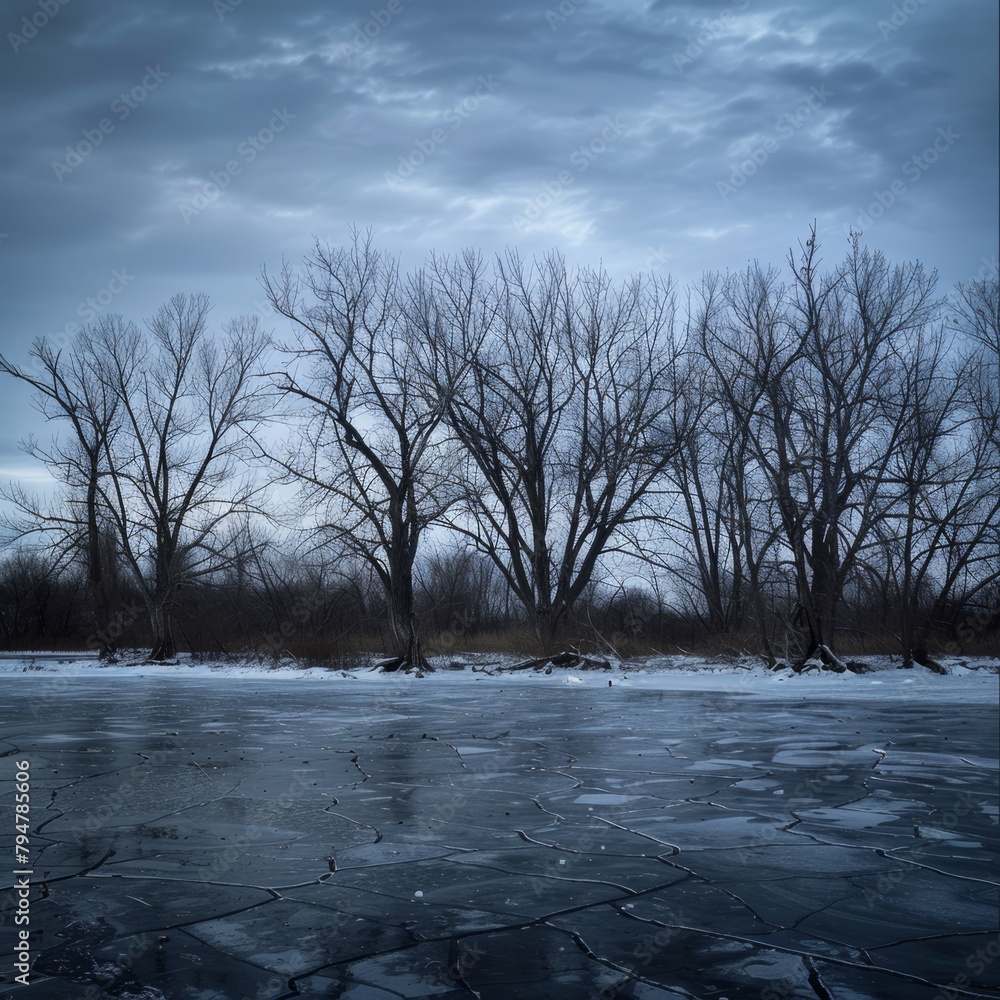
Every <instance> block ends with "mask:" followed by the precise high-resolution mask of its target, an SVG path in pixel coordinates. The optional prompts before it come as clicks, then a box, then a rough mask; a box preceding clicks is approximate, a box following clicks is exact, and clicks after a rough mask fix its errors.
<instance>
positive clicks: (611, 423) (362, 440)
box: [0, 230, 1000, 670]
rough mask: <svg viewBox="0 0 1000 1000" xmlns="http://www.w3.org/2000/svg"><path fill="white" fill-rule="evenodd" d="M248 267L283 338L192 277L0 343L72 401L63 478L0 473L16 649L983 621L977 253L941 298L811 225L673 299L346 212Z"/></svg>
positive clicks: (991, 359)
mask: <svg viewBox="0 0 1000 1000" xmlns="http://www.w3.org/2000/svg"><path fill="white" fill-rule="evenodd" d="M261 281H262V284H263V287H264V289H265V291H266V293H267V297H268V299H269V301H270V304H271V306H272V307H273V310H274V312H275V315H276V320H277V321H278V322H279V324H280V327H281V328H280V330H279V332H278V333H277V334H268V333H265V331H264V330H263V329H262V327H261V324H260V320H259V317H250V316H244V317H239V318H237V319H234V320H232V321H230V322H229V323H227V324H226V325H224V326H223V328H222V330H221V331H220V332H219V333H218V334H213V333H212V332H211V330H210V326H209V309H210V304H209V301H208V299H207V297H205V296H204V295H191V296H185V295H177V296H175V297H174V298H173V299H172V300H171V301H170V302H169V303H167V304H165V305H164V306H163V307H161V309H160V310H159V311H158V312H157V313H156V314H155V315H154V316H153V317H151V318H150V319H149V320H147V321H146V322H145V324H144V325H142V326H139V325H137V324H135V323H133V322H132V321H130V320H127V319H125V318H124V317H121V316H117V315H111V316H103V317H100V318H99V319H98V320H97V321H96V322H94V323H93V324H91V325H90V326H89V327H87V328H86V329H84V331H83V332H81V333H80V334H79V335H78V336H77V337H76V338H75V339H74V341H73V342H72V343H71V344H70V345H69V346H67V347H65V348H63V349H61V350H57V349H56V348H55V347H54V346H52V345H51V344H50V343H48V342H47V341H46V339H45V338H41V339H39V340H36V341H35V343H34V344H33V346H32V349H31V352H30V363H29V364H26V365H23V366H22V365H17V364H14V363H13V362H11V361H9V360H8V359H6V358H4V357H2V356H0V371H2V372H6V373H7V374H9V375H11V376H13V377H14V378H16V379H18V380H19V381H21V382H23V383H26V384H27V385H28V386H30V388H31V389H32V391H33V398H34V401H35V404H36V406H37V407H38V408H39V409H40V410H41V412H42V414H43V415H44V416H45V417H46V418H48V419H50V420H53V421H55V422H56V423H57V425H58V427H59V433H58V435H57V436H56V437H54V438H53V440H52V441H51V443H49V444H47V445H45V444H41V443H39V442H38V441H36V440H34V439H29V440H28V441H26V442H24V445H23V447H24V448H25V450H26V451H27V452H28V453H29V454H30V455H32V456H34V457H35V458H37V459H38V460H39V461H40V462H42V463H44V465H45V466H46V467H47V469H48V471H49V472H50V473H51V475H52V477H53V478H54V479H55V480H56V482H57V483H58V484H59V491H58V494H57V495H56V496H55V497H53V498H49V499H47V500H42V499H39V498H38V497H36V496H34V495H32V494H30V493H29V492H28V491H27V490H26V489H25V488H24V487H23V486H21V485H19V484H16V483H14V484H11V486H10V487H9V488H8V489H7V490H6V492H5V493H4V499H5V501H6V513H5V515H4V518H5V527H6V534H7V538H6V547H5V554H4V557H3V562H2V565H0V595H2V598H3V606H2V607H3V610H2V618H3V621H2V625H3V628H4V635H3V636H2V638H3V640H4V641H5V642H6V643H7V645H8V647H10V646H15V645H17V644H19V643H20V644H23V643H25V642H44V641H45V640H46V639H47V638H48V639H49V640H50V641H51V640H52V639H55V638H59V637H62V638H65V639H77V640H78V639H79V638H80V637H84V638H86V641H87V642H88V643H89V644H91V645H93V646H94V647H95V648H98V649H100V651H101V653H102V654H108V653H113V652H114V651H115V649H117V648H118V647H119V646H120V645H122V643H123V642H126V641H133V642H134V641H135V640H136V637H138V639H139V640H140V641H142V642H144V643H147V644H148V647H149V650H150V657H151V658H152V659H153V660H163V659H168V658H170V657H172V656H174V655H175V653H176V650H177V648H178V642H179V643H180V644H181V645H182V646H187V647H188V648H192V649H199V650H204V651H213V650H224V651H232V652H240V651H245V650H248V649H249V650H257V651H259V652H260V651H263V652H264V653H266V654H267V655H281V654H282V652H283V651H284V650H286V649H288V648H289V647H293V646H295V647H297V648H298V649H299V650H301V651H302V652H303V653H304V654H308V655H314V656H315V657H317V658H319V659H323V658H328V659H329V658H330V657H333V656H334V654H335V652H336V651H338V650H341V651H342V650H344V649H347V648H363V647H365V646H366V645H367V646H368V647H369V648H372V647H374V646H378V647H379V648H381V649H382V650H384V651H385V652H387V653H391V654H392V655H391V656H390V657H389V658H388V659H387V660H386V661H385V662H384V666H385V669H390V670H395V669H409V668H418V669H421V668H423V669H426V668H427V667H428V666H429V665H428V663H427V659H426V655H427V652H428V651H429V649H430V647H429V646H428V642H430V644H431V646H432V647H433V650H434V651H439V650H440V649H441V648H443V647H442V636H445V637H450V639H448V641H450V642H452V644H453V645H454V643H456V642H458V639H459V638H461V639H462V642H463V643H464V644H465V645H468V644H469V643H470V642H471V641H472V640H473V638H474V637H475V635H476V634H477V633H486V635H487V636H488V637H490V638H482V640H481V641H482V642H484V643H488V642H489V641H491V639H492V641H494V642H498V643H499V642H503V641H509V639H508V640H504V639H503V638H502V637H503V636H504V635H507V636H508V637H509V635H510V634H511V630H515V632H516V634H517V635H518V636H520V638H519V640H518V641H520V642H528V641H530V642H531V643H532V644H533V645H535V646H536V647H537V649H538V651H539V652H540V653H542V654H543V655H545V656H550V655H552V654H554V653H556V652H557V651H559V650H560V649H562V648H563V646H565V645H566V644H567V643H573V642H575V643H577V644H579V643H580V642H582V641H586V642H588V643H591V644H593V647H594V648H603V649H604V650H605V651H611V652H618V651H620V650H621V649H622V648H624V647H625V646H628V648H629V649H630V650H633V651H636V650H638V649H640V648H658V644H659V645H663V644H671V645H672V646H681V647H684V646H685V645H686V644H702V645H704V644H705V643H715V644H716V647H717V648H721V647H724V646H727V645H729V646H732V647H733V648H739V649H751V650H753V651H755V652H758V653H760V654H761V655H762V656H763V657H764V658H765V660H766V661H767V662H768V663H769V664H771V665H776V664H778V663H779V662H785V661H787V662H789V663H790V664H791V665H792V666H793V667H795V668H796V669H801V668H802V666H803V665H804V664H805V663H806V662H807V661H808V660H810V659H812V658H819V659H820V660H821V661H822V662H823V663H824V664H825V665H826V666H828V667H830V668H832V669H837V670H841V669H844V667H845V664H844V660H843V658H842V657H843V655H844V654H843V651H844V650H847V651H851V650H854V649H857V648H865V647H867V648H871V649H873V650H874V649H881V650H884V651H888V652H894V653H897V654H899V655H900V656H901V657H902V660H903V662H904V664H905V665H908V666H911V665H913V663H921V664H924V665H926V666H929V667H931V668H932V669H937V668H938V664H937V663H936V661H935V660H934V657H933V653H934V650H935V649H938V648H942V647H947V648H955V647H954V644H955V643H959V644H961V643H963V642H964V643H966V644H968V643H969V641H970V639H971V638H976V639H977V640H979V641H982V639H983V637H984V636H985V637H986V638H987V639H988V638H989V637H990V636H991V635H995V634H996V627H995V626H996V614H995V612H996V609H997V607H998V604H1000V295H998V276H997V272H996V269H993V270H992V271H990V273H987V274H985V275H984V276H979V277H977V278H975V279H972V280H970V281H968V282H965V283H962V284H960V285H958V286H957V287H956V289H955V290H954V292H953V293H952V294H951V295H947V296H941V295H938V294H937V292H936V275H935V274H933V273H927V272H926V271H925V270H924V268H923V267H922V265H920V264H919V263H916V262H908V263H903V264H891V263H890V262H888V261H887V260H886V259H885V258H884V256H883V255H882V254H881V253H879V252H876V251H872V250H870V249H869V248H867V247H865V246H864V245H863V244H862V242H861V238H860V235H858V234H855V235H853V236H852V238H851V240H850V242H849V246H848V250H847V252H846V254H845V256H844V257H843V259H842V260H841V261H840V262H839V263H837V264H836V265H834V266H832V267H827V268H824V267H823V265H822V261H821V259H820V252H819V246H818V243H817V240H816V234H815V230H813V231H812V232H811V233H810V235H809V236H808V238H807V239H806V240H804V241H803V242H802V243H800V245H799V246H798V248H797V250H795V251H790V253H789V257H788V261H787V266H786V268H785V269H784V270H782V269H778V268H775V267H766V266H764V265H761V264H759V263H754V264H752V265H750V266H749V267H747V268H746V269H745V270H744V271H742V272H737V273H731V274H726V275H722V274H717V273H715V274H707V275H705V276H704V277H703V278H702V279H701V281H700V282H698V283H696V284H695V285H694V286H692V287H689V288H687V289H685V290H684V293H683V294H682V293H681V292H679V290H678V289H677V288H676V286H675V285H674V283H673V282H672V281H671V280H670V279H669V278H663V277H660V276H658V275H656V274H646V273H644V274H637V275H634V276H632V277H629V278H627V279H625V280H621V281H613V280H612V279H611V278H610V277H609V276H608V275H607V273H606V272H604V271H603V270H600V269H593V268H580V269H576V270H571V269H569V268H568V267H567V266H566V264H565V262H564V260H563V259H562V258H561V257H560V256H559V255H557V254H554V253H553V254H550V255H548V256H546V257H544V258H542V259H535V260H526V259H525V258H523V257H522V256H521V255H519V254H518V253H517V252H515V251H508V252H506V253H504V254H501V255H498V256H497V257H496V258H495V259H493V260H491V261H487V260H486V259H484V258H483V257H482V256H481V255H480V254H478V253H475V252H472V251H466V252H464V253H461V254H458V255H455V256H439V255H435V254H431V256H430V257H429V259H428V260H427V262H426V263H425V264H424V265H423V266H421V267H418V268H416V269H414V270H413V271H411V272H408V273H402V272H401V269H400V265H399V261H398V259H397V258H395V257H393V256H392V255H390V254H386V253H383V252H381V251H380V250H379V249H378V248H377V247H376V246H375V244H374V241H373V239H372V237H371V234H363V233H359V232H356V231H355V232H353V233H352V234H351V239H350V240H349V241H348V243H347V244H346V245H343V246H329V245H325V244H322V243H320V242H318V241H317V242H316V244H315V245H314V247H313V249H312V251H311V252H310V253H309V254H308V255H307V256H306V257H305V259H304V260H303V262H302V263H301V265H299V266H297V267H292V266H291V265H288V264H284V265H283V266H282V267H281V269H280V270H279V271H278V272H277V273H274V274H272V273H269V272H267V271H266V270H265V271H264V272H263V273H262V276H261ZM282 320H283V322H282ZM969 622H975V623H976V624H975V627H974V628H971V629H970V626H969V624H968V623H969ZM178 629H179V630H180V635H178ZM970 633H971V634H970ZM129 637H132V638H131V640H129ZM949 643H951V644H952V646H948V644H949ZM352 644H353V647H352ZM445 645H447V642H446V643H445Z"/></svg>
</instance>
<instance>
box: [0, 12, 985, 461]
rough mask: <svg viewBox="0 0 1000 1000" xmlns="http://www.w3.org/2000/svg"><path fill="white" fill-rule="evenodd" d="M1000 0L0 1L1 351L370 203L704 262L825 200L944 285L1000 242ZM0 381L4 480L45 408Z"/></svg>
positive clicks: (788, 231) (186, 284) (805, 219)
mask: <svg viewBox="0 0 1000 1000" xmlns="http://www.w3.org/2000/svg"><path fill="white" fill-rule="evenodd" d="M997 12H998V5H997V4H996V3H995V2H991V0H947V2H946V0H905V2H900V0H892V2H881V0H875V2H871V0H848V2H838V3H836V4H832V5H831V4H819V3H809V4H799V5H797V6H794V7H793V6H791V5H785V4H782V3H778V2H774V0H732V2H729V3H720V2H710V3H702V2H693V3H684V4H677V3H670V2H665V0H653V2H642V0H615V2H613V3H611V2H607V3H605V2H601V0H562V2H561V4H560V3H558V2H557V0H548V2H547V0H507V2H505V3H491V4H485V3H475V2H471V0H466V2H464V3H459V2H457V0H455V2H446V0H366V2H364V3H356V2H339V3H320V2H317V0H292V2H289V3H285V4H278V3H265V2H264V0H214V2H213V0H169V2H168V0H143V2H142V3H127V4H126V3H120V2H100V0H34V2H17V3H9V2H7V3H0V30H2V32H3V38H0V86H2V95H3V100H2V110H0V114H2V116H3V118H4V121H3V132H2V134H3V142H2V143H0V234H2V235H0V296H2V302H3V313H2V321H0V322H2V326H0V330H2V335H0V349H2V350H3V351H4V352H5V353H6V354H7V355H8V357H10V358H11V359H12V360H23V359H24V358H25V357H26V356H27V351H28V348H29V346H30V344H31V341H32V340H33V339H34V338H35V337H38V336H40V335H49V336H52V335H54V334H57V333H59V332H61V331H67V330H68V331H69V333H70V334H71V333H72V331H73V329H74V328H73V326H72V325H71V324H74V323H79V322H81V320H85V319H90V318H93V317H94V316H95V315H96V314H97V312H98V311H105V312H122V313H124V314H125V315H127V316H130V317H132V318H135V319H137V320H139V319H141V318H143V317H145V316H148V315H149V314H151V313H152V312H153V311H154V310H155V308H156V306H157V305H159V304H160V303H161V302H163V301H164V300H165V299H167V298H168V297H169V296H170V295H172V294H174V293H175V292H178V291H183V292H199V291H203V292H207V293H208V294H209V295H210V296H211V297H212V299H213V301H214V302H215V303H216V308H215V311H214V313H213V316H214V318H215V320H216V321H217V322H219V323H221V322H222V321H223V320H224V319H226V318H227V317H228V316H230V315H233V314H235V313H238V312H246V311H253V310H254V309H255V308H259V307H260V303H261V300H262V298H263V296H262V293H261V290H260V287H259V285H258V283H257V279H258V276H259V274H260V269H261V267H262V266H265V265H266V266H268V267H269V268H274V267H276V266H278V265H280V262H281V259H282V256H283V255H284V256H286V257H288V258H290V259H291V260H297V259H299V258H301V256H302V254H303V253H304V252H305V251H306V250H307V249H308V247H309V244H310V243H311V240H312V237H313V236H314V235H315V236H318V237H320V238H322V239H323V240H329V241H333V242H341V241H343V240H344V239H345V238H346V236H347V233H348V228H349V227H350V226H351V225H352V224H356V225H359V226H362V227H367V226H371V227H372V228H373V229H374V230H375V232H376V234H377V241H378V244H379V245H380V246H382V247H384V248H386V249H388V250H391V251H394V252H399V253H401V254H402V255H403V258H404V262H405V263H406V264H415V263H418V262H419V261H420V260H421V259H422V258H423V257H424V255H425V254H426V253H427V252H428V251H429V250H431V249H437V250H441V251H450V250H455V249H457V248H460V247H463V246H474V247H477V248H481V249H482V250H483V251H485V252H486V253H488V254H490V253H493V252H495V251H498V250H502V249H503V248H504V247H507V246H517V247H519V248H521V249H522V250H523V251H525V252H528V253H534V252H544V251H545V250H548V249H550V248H553V247H555V248H558V249H560V250H562V251H563V252H564V253H565V254H566V255H567V257H568V258H569V259H570V260H571V262H574V263H584V264H598V263H602V262H603V264H604V265H605V267H607V268H608V269H609V270H610V271H612V272H614V273H616V274H624V273H627V272H630V271H633V270H636V269H640V268H651V267H652V268H656V269H657V270H659V271H660V272H661V273H671V274H673V275H674V276H675V277H676V278H677V279H678V280H679V281H680V282H681V283H683V282H686V281H688V280H690V279H692V278H696V277H697V276H698V275H700V274H701V273H702V272H703V271H705V270H716V269H718V270H723V271H724V270H726V269H739V268H742V267H743V266H745V264H746V263H747V261H748V260H750V259H753V258H755V257H756V258H760V259H762V260H765V261H771V262H774V263H781V262H782V260H783V258H784V256H785V254H786V253H787V250H788V248H789V246H791V245H793V244H795V243H796V242H797V241H798V240H799V239H800V238H802V237H804V235H805V233H806V231H807V227H808V226H809V224H810V222H811V221H812V220H813V219H816V220H817V222H818V225H819V229H820V234H821V238H822V240H823V246H824V254H823V256H824V258H825V259H826V260H827V261H828V262H831V263H832V262H834V261H835V260H837V259H838V258H840V257H841V256H842V254H843V252H844V250H845V248H846V231H847V229H848V228H849V227H850V226H855V227H857V228H861V229H863V230H864V232H865V240H866V241H867V242H868V243H870V244H871V245H873V246H875V247H877V248H880V249H883V250H884V251H885V252H886V253H887V254H888V255H889V257H890V258H891V259H896V260H903V259H914V258H917V259H920V260H922V261H924V262H925V264H927V265H928V266H929V267H936V268H937V269H938V270H939V272H940V274H941V289H942V291H947V290H948V288H950V287H951V286H952V285H953V284H954V282H955V281H959V280H964V279H968V278H969V277H973V276H974V275H975V274H976V273H977V271H979V270H980V269H981V268H982V267H983V265H984V263H986V262H989V261H992V260H995V258H996V253H997V242H998V239H997V214H998V205H997V113H998V107H997V106H998V100H997ZM255 303H256V304H257V306H256V307H255ZM271 322H272V321H269V324H270V323H271ZM3 389H4V392H3V394H2V395H0V420H2V426H0V478H2V479H6V477H7V476H9V475H22V474H23V473H25V472H26V471H27V469H28V468H29V467H30V463H29V462H28V460H27V459H26V458H24V457H23V456H19V455H18V452H17V448H16V442H17V439H18V438H19V437H20V436H22V435H23V434H24V433H25V431H26V430H29V429H33V427H34V426H36V421H35V420H34V418H32V417H31V415H30V414H29V413H27V412H26V410H25V405H26V403H27V400H28V394H27V393H26V392H23V391H22V390H21V388H20V387H19V386H16V385H15V384H13V383H10V384H4V385H3ZM43 433H44V432H43ZM35 472H36V474H37V470H35Z"/></svg>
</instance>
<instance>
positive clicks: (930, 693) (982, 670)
mask: <svg viewBox="0 0 1000 1000" xmlns="http://www.w3.org/2000/svg"><path fill="white" fill-rule="evenodd" d="M863 660H864V663H865V664H866V665H867V667H868V670H867V671H866V672H865V673H860V674H856V673H853V672H847V673H843V674H836V673H831V672H829V671H825V670H819V669H810V670H807V671H806V672H804V673H801V674H794V673H792V671H790V670H788V669H784V670H778V671H771V670H767V669H765V667H764V666H763V665H762V664H761V663H760V662H759V661H753V660H750V659H747V660H744V661H741V662H736V663H731V662H730V663H726V662H720V661H717V660H711V659H706V658H700V657H694V656H684V655H677V656H659V657H652V658H648V659H644V660H632V661H624V662H620V661H615V662H613V663H612V666H611V668H610V669H591V670H581V669H579V668H555V669H553V670H551V671H549V672H543V671H536V670H518V671H510V670H507V669H503V668H509V667H511V666H513V665H515V664H517V663H518V662H521V661H520V658H518V657H515V656H507V655H489V654H473V653H468V654H467V653H461V652H456V653H452V654H448V655H441V656H436V657H432V658H431V662H432V664H433V665H434V666H435V668H436V669H435V671H434V672H433V673H429V674H426V675H424V676H417V675H415V674H398V673H390V674H386V673H382V672H379V671H377V670H374V669H373V668H372V665H371V664H373V663H375V662H376V658H372V660H371V663H363V664H361V665H358V666H353V667H351V668H348V669H342V668H340V667H323V666H313V665H310V666H305V665H300V664H298V663H296V662H294V661H283V662H281V663H279V664H274V663H273V662H265V663H257V662H253V661H251V660H236V659H228V660H227V659H201V658H197V659H195V658H192V657H190V656H188V655H182V656H181V657H179V658H178V659H177V660H176V661H173V662H168V663H163V664H154V663H148V662H143V661H142V660H141V659H140V658H139V656H138V655H135V656H129V657H123V658H122V659H121V660H119V661H118V662H117V663H110V664H109V663H105V662H101V661H100V660H98V659H97V657H96V655H88V654H86V653H75V652H63V653H60V652H26V653H20V654H16V653H8V654H4V655H3V657H2V658H0V676H3V677H4V678H5V679H7V680H8V681H9V680H11V679H12V678H14V677H19V676H20V677H25V678H31V679H32V680H33V681H34V682H36V683H38V684H41V685H46V684H51V683H53V682H54V681H56V679H57V678H58V679H61V678H70V677H73V678H81V679H82V678H94V679H97V678H101V677H104V678H108V679H111V678H113V679H115V680H121V679H124V677H126V676H127V677H134V678H137V679H138V678H162V679H168V678H171V679H176V680H178V681H189V680H197V681H202V680H216V679H219V678H226V679H227V680H234V681H236V680H240V679H247V680H253V681H274V682H279V683H280V682H285V681H297V682H300V683H301V682H303V681H312V682H321V683H324V684H330V683H332V684H337V683H340V684H350V685H351V686H352V687H355V686H356V685H357V686H360V687H368V686H371V687H373V688H386V687H388V688H390V689H398V690H400V691H404V690H408V689H410V688H412V686H413V685H438V684H447V685H449V686H451V685H452V684H462V685H465V684H469V683H477V684H486V685H488V686H489V687H491V688H492V687H495V686H497V685H499V686H503V685H525V684H527V685H537V686H539V687H546V688H551V687H566V686H570V687H590V688H607V687H609V682H610V686H611V687H612V688H618V689H625V690H630V689H644V690H656V691H718V692H720V693H731V694H744V695H764V696H779V697H787V696H789V695H791V694H793V693H794V694H795V695H796V696H799V697H809V696H814V697H837V698H841V697H847V698H877V699H880V700H881V699H888V700H897V699H901V700H906V701H910V700H921V701H925V700H932V699H942V698H943V699H945V700H949V701H952V700H958V701H963V702H965V701H969V702H976V703H981V702H984V701H987V700H989V699H993V700H994V701H996V700H997V698H998V696H1000V675H998V667H1000V661H998V660H997V659H996V658H988V657H948V658H946V659H945V661H944V665H945V667H946V668H947V670H948V673H947V674H946V675H939V674H935V673H932V672H931V671H929V670H926V669H923V668H920V667H916V668H914V669H912V670H904V669H902V668H901V667H899V664H898V660H897V659H896V658H894V657H888V656H868V657H864V658H863Z"/></svg>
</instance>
